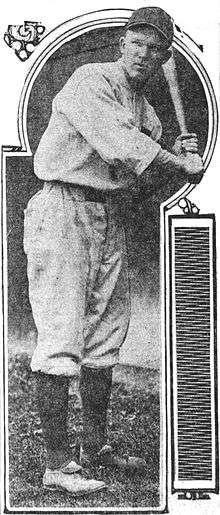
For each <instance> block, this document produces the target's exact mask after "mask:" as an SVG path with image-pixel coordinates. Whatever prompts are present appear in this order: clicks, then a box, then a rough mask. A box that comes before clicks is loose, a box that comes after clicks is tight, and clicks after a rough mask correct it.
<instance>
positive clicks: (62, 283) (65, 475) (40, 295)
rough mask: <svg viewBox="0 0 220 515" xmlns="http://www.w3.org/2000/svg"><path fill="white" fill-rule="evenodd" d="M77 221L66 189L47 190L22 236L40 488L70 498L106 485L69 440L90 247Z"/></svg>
mask: <svg viewBox="0 0 220 515" xmlns="http://www.w3.org/2000/svg"><path fill="white" fill-rule="evenodd" d="M76 221H77V222H76ZM78 222H79V216H78V212H77V202H73V199H72V198H69V197H68V195H67V191H66V190H65V187H64V186H63V187H61V186H58V185H56V186H55V185H53V186H51V187H50V186H49V185H48V186H47V187H46V188H44V190H43V192H41V193H40V194H39V195H38V196H37V197H35V198H34V199H33V200H32V201H31V202H30V203H29V206H28V209H27V211H26V214H25V234H24V236H25V237H24V248H25V251H26V253H27V257H28V279H29V296H30V302H31V306H32V311H33V316H34V320H35V323H36V327H37V330H38V342H37V347H36V349H35V352H34V355H33V358H32V363H31V366H32V370H33V371H34V372H35V375H36V380H37V389H36V393H37V403H38V407H39V415H40V418H41V424H42V429H43V434H44V440H45V446H46V451H47V470H46V473H45V475H44V484H45V486H47V487H50V486H51V487H53V486H55V487H62V488H65V489H66V490H68V491H71V492H72V493H73V494H74V495H77V494H78V493H82V492H84V493H90V492H92V491H94V490H95V491H96V490H99V489H101V488H103V486H104V484H103V482H97V481H93V480H91V481H90V480H87V479H84V478H83V477H81V474H80V469H81V467H80V466H79V465H78V464H77V463H75V462H74V461H73V460H72V455H71V450H70V446H69V442H68V437H67V415H68V383H69V381H68V377H73V376H75V375H78V373H79V364H80V361H81V357H82V352H83V321H84V311H85V295H86V283H87V273H88V245H87V241H86V238H85V234H84V233H83V231H82V230H81V227H80V226H79V225H80V224H79V223H78ZM70 472H71V474H70Z"/></svg>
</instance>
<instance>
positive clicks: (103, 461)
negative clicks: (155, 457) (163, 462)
mask: <svg viewBox="0 0 220 515" xmlns="http://www.w3.org/2000/svg"><path fill="white" fill-rule="evenodd" d="M80 464H81V465H82V467H85V468H89V467H92V466H101V467H116V468H119V469H123V470H127V471H129V470H130V471H134V472H135V471H136V472H142V471H144V469H145V468H146V466H147V463H146V461H145V460H144V459H142V458H138V457H137V456H123V457H121V456H119V455H118V454H117V453H115V452H114V451H113V449H112V447H111V445H104V447H102V449H101V450H100V451H99V452H98V453H97V454H96V455H95V456H93V457H91V456H90V455H89V454H88V453H85V452H84V450H83V449H82V448H81V449H80Z"/></svg>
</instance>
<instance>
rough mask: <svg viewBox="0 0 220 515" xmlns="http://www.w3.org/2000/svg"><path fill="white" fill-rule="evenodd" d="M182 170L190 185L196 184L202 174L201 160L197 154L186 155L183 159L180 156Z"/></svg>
mask: <svg viewBox="0 0 220 515" xmlns="http://www.w3.org/2000/svg"><path fill="white" fill-rule="evenodd" d="M182 169H183V171H184V172H185V174H186V178H187V180H189V182H190V183H192V184H198V183H199V182H200V181H201V179H202V177H203V174H204V165H203V161H202V158H201V157H200V156H199V154H193V153H187V154H186V156H185V157H183V156H182Z"/></svg>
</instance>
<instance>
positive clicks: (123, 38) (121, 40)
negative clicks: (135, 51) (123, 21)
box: [119, 36, 125, 54]
mask: <svg viewBox="0 0 220 515" xmlns="http://www.w3.org/2000/svg"><path fill="white" fill-rule="evenodd" d="M124 46H125V36H121V38H120V39H119V48H120V50H121V53H122V54H123V51H124Z"/></svg>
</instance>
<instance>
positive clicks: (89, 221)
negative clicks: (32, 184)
mask: <svg viewBox="0 0 220 515" xmlns="http://www.w3.org/2000/svg"><path fill="white" fill-rule="evenodd" d="M24 250H25V253H26V254H27V260H28V267H27V272H28V281H29V298H30V303H31V307H32V312H33V317H34V321H35V324H36V328H37V332H38V340H37V346H36V348H35V351H34V354H33V357H32V362H31V368H32V370H33V371H34V372H37V371H40V372H44V373H47V374H55V375H65V376H75V375H78V373H79V367H80V365H84V366H87V367H90V368H103V367H109V366H114V365H115V364H116V363H117V362H118V358H119V349H120V347H121V345H122V343H123V341H124V339H125V336H126V332H127V328H128V323H129V318H130V299H129V285H128V267H127V252H126V242H125V234H124V229H123V226H122V224H121V221H120V216H119V215H118V212H117V206H116V204H115V200H113V199H112V197H111V196H110V195H109V197H108V200H107V201H106V202H96V201H95V202H92V201H88V200H87V199H86V195H85V188H81V187H78V186H74V185H73V186H72V185H69V184H65V183H58V182H47V183H45V185H44V187H43V189H42V190H41V191H39V192H38V193H37V194H36V195H35V196H34V197H33V198H32V199H31V200H30V201H29V203H28V206H27V209H26V210H25V217H24Z"/></svg>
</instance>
